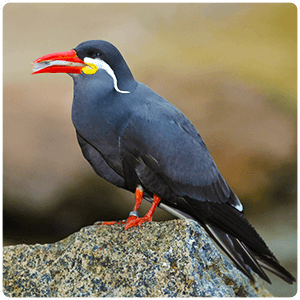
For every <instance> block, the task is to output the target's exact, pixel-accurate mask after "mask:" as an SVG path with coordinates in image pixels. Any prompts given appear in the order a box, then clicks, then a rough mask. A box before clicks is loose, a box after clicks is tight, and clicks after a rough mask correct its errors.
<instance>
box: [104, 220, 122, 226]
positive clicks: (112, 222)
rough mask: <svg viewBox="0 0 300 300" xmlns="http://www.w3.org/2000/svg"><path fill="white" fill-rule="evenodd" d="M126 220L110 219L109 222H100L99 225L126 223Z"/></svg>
mask: <svg viewBox="0 0 300 300" xmlns="http://www.w3.org/2000/svg"><path fill="white" fill-rule="evenodd" d="M126 223H127V222H126V221H110V222H102V223H101V224H100V225H115V224H117V225H118V224H126Z"/></svg>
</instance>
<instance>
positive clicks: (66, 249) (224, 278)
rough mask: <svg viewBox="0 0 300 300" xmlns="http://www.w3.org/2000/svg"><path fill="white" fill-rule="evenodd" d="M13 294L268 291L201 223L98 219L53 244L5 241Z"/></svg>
mask: <svg viewBox="0 0 300 300" xmlns="http://www.w3.org/2000/svg"><path fill="white" fill-rule="evenodd" d="M3 255H4V257H3V272H4V274H3V291H4V294H5V295H6V296H8V297H104V296H107V297H166V296H167V297H205V296H213V297H232V296H236V297H251V296H260V297H269V296H272V295H271V294H270V293H269V292H268V291H267V290H266V289H265V287H264V284H263V282H262V280H260V279H259V278H258V276H256V275H254V277H255V283H251V282H250V281H249V280H248V278H247V277H246V276H244V274H242V273H241V272H240V271H239V270H238V269H237V268H236V267H235V266H233V265H232V264H231V263H230V262H229V260H228V259H227V258H226V257H224V256H223V255H222V254H220V252H219V251H218V250H217V248H216V247H215V245H214V244H213V243H212V241H211V240H210V239H209V238H208V237H207V235H206V233H205V232H204V231H203V230H202V228H201V226H199V225H198V224H197V223H196V222H194V221H192V220H173V221H168V222H151V223H144V224H142V226H141V227H139V228H130V229H129V230H126V231H125V230H124V229H123V225H113V226H105V225H103V226H100V225H94V226H89V227H85V228H82V229H81V230H80V231H79V232H76V233H74V234H72V235H70V236H69V237H68V238H66V239H64V240H62V241H60V242H57V243H55V244H46V245H17V246H8V247H4V251H3Z"/></svg>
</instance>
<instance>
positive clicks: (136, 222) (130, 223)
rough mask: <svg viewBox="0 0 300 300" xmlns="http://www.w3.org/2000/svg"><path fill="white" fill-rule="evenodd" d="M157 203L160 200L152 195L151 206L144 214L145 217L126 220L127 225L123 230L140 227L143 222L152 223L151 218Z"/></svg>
mask: <svg viewBox="0 0 300 300" xmlns="http://www.w3.org/2000/svg"><path fill="white" fill-rule="evenodd" d="M159 202H160V198H159V197H157V196H156V195H154V196H153V202H152V205H151V207H150V209H149V211H148V212H147V213H146V215H145V216H144V217H142V218H137V217H135V219H133V220H132V219H131V220H129V219H130V218H131V217H129V218H128V219H127V222H126V223H127V224H126V226H125V230H127V229H128V228H130V227H137V226H140V225H141V224H143V223H144V222H151V221H152V216H153V214H154V211H155V209H156V207H157V205H158V203H159Z"/></svg>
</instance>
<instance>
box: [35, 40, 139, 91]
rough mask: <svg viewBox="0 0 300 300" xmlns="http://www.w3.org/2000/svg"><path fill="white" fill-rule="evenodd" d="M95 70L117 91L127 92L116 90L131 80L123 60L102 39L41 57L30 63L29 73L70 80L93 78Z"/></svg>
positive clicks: (111, 46)
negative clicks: (57, 75)
mask: <svg viewBox="0 0 300 300" xmlns="http://www.w3.org/2000/svg"><path fill="white" fill-rule="evenodd" d="M99 70H104V71H106V73H107V74H108V75H109V76H111V78H112V79H113V85H114V89H115V90H116V91H117V92H119V93H129V91H124V90H120V89H119V87H118V86H119V84H120V83H121V84H122V82H123V83H124V84H122V85H123V86H124V87H126V84H125V82H127V84H128V85H129V84H130V83H131V82H133V81H134V78H133V76H132V74H131V72H130V70H129V68H128V66H127V64H126V62H125V60H124V59H123V57H122V55H121V53H120V52H119V50H118V49H117V48H116V47H115V46H113V45H112V44H110V43H109V42H106V41H102V40H92V41H87V42H83V43H81V44H79V45H78V46H77V47H76V48H74V49H72V50H70V51H66V52H57V53H52V54H47V55H44V56H42V57H40V58H38V59H36V60H35V61H34V62H33V70H32V74H40V73H68V74H70V75H71V76H72V77H75V76H76V75H75V74H77V75H81V76H90V77H91V78H93V77H95V75H96V74H97V72H98V71H99ZM100 80H101V78H100ZM128 88H129V86H128Z"/></svg>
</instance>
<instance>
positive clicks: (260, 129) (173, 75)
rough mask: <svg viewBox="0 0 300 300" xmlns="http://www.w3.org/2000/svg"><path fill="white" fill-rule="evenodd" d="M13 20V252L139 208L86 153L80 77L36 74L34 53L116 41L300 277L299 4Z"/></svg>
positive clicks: (8, 222) (104, 8) (74, 7)
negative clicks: (78, 114)
mask: <svg viewBox="0 0 300 300" xmlns="http://www.w3.org/2000/svg"><path fill="white" fill-rule="evenodd" d="M3 16H4V30H3V62H4V70H3V72H4V77H3V78H4V83H3V89H4V95H3V102H4V110H3V111H4V143H3V147H4V185H3V187H4V197H3V210H4V212H3V217H4V221H3V222H4V223H3V229H4V245H11V244H19V243H50V242H55V241H58V240H60V239H62V238H64V237H66V236H68V235H69V234H71V233H73V232H75V231H77V230H79V229H80V228H81V227H83V226H87V225H90V224H93V223H94V222H95V221H98V220H116V219H124V218H126V217H127V216H128V212H129V211H130V210H131V209H132V207H133V204H134V200H133V195H131V194H129V193H127V192H125V191H122V190H119V189H117V188H115V187H114V186H112V185H110V184H108V183H106V182H105V181H104V180H102V179H101V178H99V177H97V175H95V174H94V172H93V171H92V169H91V167H90V166H89V164H88V163H87V162H86V161H85V159H84V158H83V156H82V154H81V151H80V148H79V146H78V144H77V141H76V137H75V131H74V128H73V125H72V122H71V106H72V93H73V92H72V89H73V82H72V79H71V77H69V76H68V75H66V74H42V75H35V76H31V62H32V61H34V60H35V59H36V58H38V57H40V56H42V55H45V54H48V53H52V52H59V51H67V50H70V49H71V48H74V47H76V46H77V45H78V44H79V43H80V42H83V41H86V40H90V39H104V40H107V41H110V42H111V43H113V44H114V45H115V46H116V47H117V48H118V49H119V50H120V51H121V53H122V54H123V56H124V58H125V59H126V61H127V63H128V65H129V66H130V68H131V70H132V72H133V74H134V76H135V78H136V79H137V80H138V81H141V82H143V83H145V84H146V85H148V86H149V87H150V88H152V89H153V90H154V91H156V92H157V93H159V94H160V95H162V96H163V97H164V98H166V99H168V100H169V101H170V102H172V103H173V104H174V105H176V106H177V107H178V108H179V109H180V110H182V111H183V113H184V114H185V115H186V116H187V117H188V118H189V119H190V120H191V121H192V122H193V124H194V125H195V127H196V128H197V129H198V130H199V132H200V134H201V135H202V137H203V139H204V140H205V142H206V145H207V146H208V148H209V150H210V152H211V154H212V156H213V158H214V159H215V161H216V163H217V165H218V167H219V169H220V171H221V173H222V174H223V176H224V177H225V179H226V180H227V182H228V183H229V185H230V186H231V187H232V189H233V190H234V191H235V193H236V194H237V195H238V196H239V198H240V199H241V201H242V202H243V203H244V206H245V213H246V216H247V217H248V219H249V220H250V221H251V223H252V224H253V225H254V226H255V228H256V229H257V230H258V232H259V233H260V234H261V235H262V236H263V237H264V239H265V240H266V242H267V244H268V245H269V246H270V248H271V249H272V251H273V252H274V253H275V254H276V256H277V258H278V259H279V261H280V262H281V263H282V264H283V265H284V266H285V267H286V268H287V269H289V270H290V271H291V272H292V274H293V275H294V276H296V273H297V267H296V263H297V236H296V230H297V224H296V216H297V198H296V194H297V193H296V188H297V187H296V184H297V183H296V172H297V167H296V148H297V144H296V118H297V116H296V105H297V102H296V94H297V90H296V89H297V78H296V76H297V65H296V58H297V57H296V55H297V31H296V30H297V8H296V6H295V5H293V4H287V3H284V4H201V3H200V4H6V5H5V7H4V12H3ZM148 208H149V205H148V204H147V203H145V204H143V205H142V209H141V212H142V214H143V213H145V212H146V211H147V209H148ZM171 218H172V216H171V215H169V214H167V213H165V212H163V211H161V210H157V212H156V213H155V215H154V220H157V221H159V220H166V219H171ZM270 277H271V280H272V281H273V285H272V286H269V285H268V289H269V290H270V291H271V292H272V293H273V294H274V295H276V296H293V295H295V293H296V289H297V286H296V284H294V285H293V286H290V285H288V284H285V283H284V282H283V281H281V280H280V279H277V278H276V277H275V276H272V275H270Z"/></svg>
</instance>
